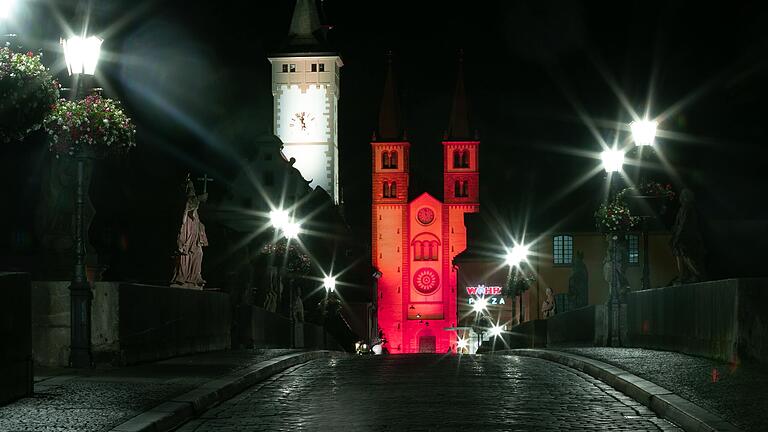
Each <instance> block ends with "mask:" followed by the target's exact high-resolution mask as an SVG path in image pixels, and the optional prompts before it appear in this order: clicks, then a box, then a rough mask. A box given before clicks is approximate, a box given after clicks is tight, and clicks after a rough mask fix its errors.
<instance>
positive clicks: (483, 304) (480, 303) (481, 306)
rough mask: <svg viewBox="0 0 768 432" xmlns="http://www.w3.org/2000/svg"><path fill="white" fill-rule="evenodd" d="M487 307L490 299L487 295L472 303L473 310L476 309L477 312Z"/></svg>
mask: <svg viewBox="0 0 768 432" xmlns="http://www.w3.org/2000/svg"><path fill="white" fill-rule="evenodd" d="M486 309H488V300H487V299H486V298H485V297H480V298H478V299H476V300H475V302H474V303H473V304H472V310H473V311H475V313H482V312H483V311H485V310H486Z"/></svg>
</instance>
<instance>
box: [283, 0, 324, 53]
mask: <svg viewBox="0 0 768 432" xmlns="http://www.w3.org/2000/svg"><path fill="white" fill-rule="evenodd" d="M319 29H320V16H319V15H318V13H317V7H316V5H315V2H314V0H296V7H295V8H294V9H293V17H292V18H291V28H290V30H289V31H288V37H289V42H288V44H289V45H319V44H320V41H319V40H318V39H317V37H316V36H315V34H316V32H317V31H318V30H319Z"/></svg>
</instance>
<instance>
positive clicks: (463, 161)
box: [461, 150, 469, 168]
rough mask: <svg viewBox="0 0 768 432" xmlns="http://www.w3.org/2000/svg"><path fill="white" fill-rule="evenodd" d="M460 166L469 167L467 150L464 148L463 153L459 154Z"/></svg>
mask: <svg viewBox="0 0 768 432" xmlns="http://www.w3.org/2000/svg"><path fill="white" fill-rule="evenodd" d="M461 167H462V168H469V150H464V153H463V154H462V155H461Z"/></svg>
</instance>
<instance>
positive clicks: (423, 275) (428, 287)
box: [413, 268, 440, 294]
mask: <svg viewBox="0 0 768 432" xmlns="http://www.w3.org/2000/svg"><path fill="white" fill-rule="evenodd" d="M413 286H414V287H415V288H416V291H418V292H420V293H422V294H432V293H433V292H435V291H436V290H437V287H438V286H440V275H438V274H437V272H436V271H435V270H433V269H431V268H423V269H420V270H418V271H416V274H414V275H413Z"/></svg>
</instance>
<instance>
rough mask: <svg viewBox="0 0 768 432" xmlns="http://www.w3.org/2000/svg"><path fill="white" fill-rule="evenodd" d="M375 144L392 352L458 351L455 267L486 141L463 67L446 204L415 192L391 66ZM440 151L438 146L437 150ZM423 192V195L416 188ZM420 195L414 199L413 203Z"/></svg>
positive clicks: (385, 315) (377, 250)
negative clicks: (476, 124)
mask: <svg viewBox="0 0 768 432" xmlns="http://www.w3.org/2000/svg"><path fill="white" fill-rule="evenodd" d="M377 132H378V133H377V134H374V138H373V142H372V143H371V147H372V168H373V170H372V175H373V190H372V192H373V201H372V203H373V204H372V208H371V233H372V259H373V265H374V267H375V268H376V269H378V271H379V272H380V273H381V277H380V278H379V281H378V292H377V303H378V323H379V328H380V329H381V330H382V331H383V333H384V337H385V338H386V339H387V345H386V347H387V349H388V350H389V352H390V353H392V354H403V353H416V352H437V353H445V352H448V351H449V350H450V351H453V352H455V350H456V332H455V331H453V330H450V329H451V328H453V327H456V323H457V321H458V320H457V316H456V270H455V269H454V267H453V266H452V264H451V263H452V260H453V257H455V256H456V255H457V254H458V253H460V252H461V251H463V250H464V249H465V248H466V244H467V240H466V229H465V227H464V214H465V213H474V212H477V211H478V210H479V205H480V201H479V167H478V151H479V147H480V142H479V141H478V140H477V139H476V138H473V137H472V136H471V134H470V130H469V125H468V120H467V108H466V97H465V92H464V83H463V76H462V69H461V63H459V73H458V78H457V83H456V90H455V94H454V99H453V106H452V110H451V116H450V121H449V127H448V130H447V131H446V133H445V136H444V137H443V141H442V150H443V201H442V202H441V201H440V200H439V199H437V198H435V197H433V196H432V195H430V194H428V193H421V194H419V195H416V194H411V191H409V188H408V183H409V163H408V156H409V152H410V145H411V144H410V143H409V142H408V141H407V137H406V134H405V132H404V129H403V126H402V122H401V118H400V114H399V106H398V97H397V91H396V88H395V83H394V77H393V76H392V65H391V61H390V65H389V71H388V73H387V78H386V82H385V85H384V95H383V98H382V104H381V111H380V112H379V128H378V131H377ZM435 150H437V149H435ZM415 192H416V193H418V191H415ZM411 197H415V198H411Z"/></svg>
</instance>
